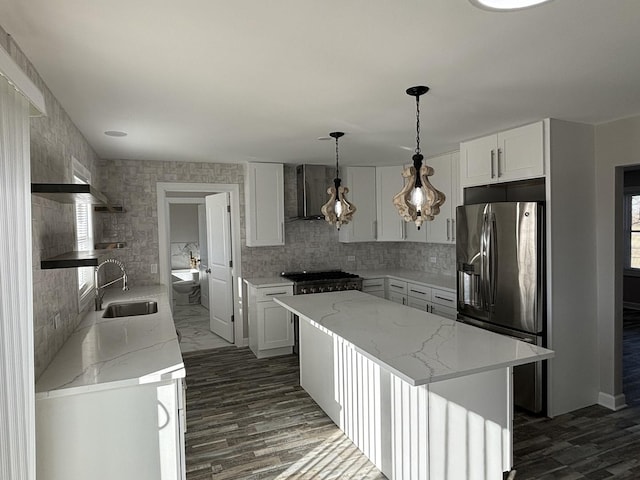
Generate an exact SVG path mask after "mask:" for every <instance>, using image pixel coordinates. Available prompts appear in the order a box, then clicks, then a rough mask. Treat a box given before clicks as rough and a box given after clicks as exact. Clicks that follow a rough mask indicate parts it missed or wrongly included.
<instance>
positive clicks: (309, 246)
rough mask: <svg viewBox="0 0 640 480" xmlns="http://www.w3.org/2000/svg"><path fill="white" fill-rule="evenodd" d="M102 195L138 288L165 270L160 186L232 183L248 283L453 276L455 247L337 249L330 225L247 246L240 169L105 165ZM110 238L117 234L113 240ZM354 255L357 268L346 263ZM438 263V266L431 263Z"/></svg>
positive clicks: (291, 229)
mask: <svg viewBox="0 0 640 480" xmlns="http://www.w3.org/2000/svg"><path fill="white" fill-rule="evenodd" d="M100 168H101V175H100V180H101V182H100V188H101V189H102V190H103V192H104V193H105V194H106V195H107V196H108V197H109V198H110V199H118V201H122V203H123V205H124V207H125V209H126V210H127V211H126V212H125V213H123V214H109V216H110V217H111V218H109V228H110V229H115V231H116V236H117V237H118V239H119V240H122V241H126V242H127V245H128V248H127V249H125V250H122V251H121V252H116V253H115V254H114V255H115V256H116V257H118V258H121V259H122V260H123V261H124V262H125V264H126V265H127V269H128V270H127V271H128V272H129V270H130V271H131V274H130V280H131V282H132V284H136V283H137V284H149V283H156V282H158V281H159V276H158V274H152V273H151V271H150V265H151V264H158V263H159V251H158V221H157V211H156V210H157V207H156V202H157V199H156V195H157V194H156V183H157V182H178V183H179V182H188V183H230V184H238V185H240V210H241V211H240V229H241V237H242V238H241V243H242V251H241V255H242V273H243V276H244V277H246V278H251V277H263V276H269V275H279V274H280V272H282V271H283V270H302V269H307V270H311V269H313V270H317V269H326V268H342V269H345V270H356V269H371V268H408V269H412V270H423V271H427V270H428V271H434V272H446V273H449V274H453V269H454V264H455V249H454V247H453V246H449V245H422V244H415V243H411V244H405V243H395V242H392V243H383V242H371V243H356V244H343V243H340V242H338V232H337V230H336V229H335V227H332V226H331V225H329V224H327V223H326V222H325V221H324V220H315V221H302V220H300V221H289V222H287V223H286V225H285V245H284V246H280V247H247V246H246V240H245V212H244V175H245V167H244V165H239V164H216V163H188V162H153V161H133V160H105V161H102V162H101V163H100ZM295 211H296V193H295V167H293V166H289V165H286V166H285V217H286V218H292V217H294V216H295ZM109 234H110V235H112V234H113V232H110V233H109ZM349 256H354V257H355V261H348V260H347V257H349ZM432 256H435V257H436V258H437V262H436V263H435V264H431V263H428V258H429V257H432Z"/></svg>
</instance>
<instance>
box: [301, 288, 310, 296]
mask: <svg viewBox="0 0 640 480" xmlns="http://www.w3.org/2000/svg"><path fill="white" fill-rule="evenodd" d="M300 293H301V294H302V295H305V294H307V293H309V292H307V289H306V288H302V289H300Z"/></svg>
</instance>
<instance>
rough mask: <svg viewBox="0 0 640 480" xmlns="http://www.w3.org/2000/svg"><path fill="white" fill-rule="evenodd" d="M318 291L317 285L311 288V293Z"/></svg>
mask: <svg viewBox="0 0 640 480" xmlns="http://www.w3.org/2000/svg"><path fill="white" fill-rule="evenodd" d="M316 291H317V289H316V287H311V288H310V289H309V293H316Z"/></svg>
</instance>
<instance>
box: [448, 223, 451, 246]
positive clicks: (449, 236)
mask: <svg viewBox="0 0 640 480" xmlns="http://www.w3.org/2000/svg"><path fill="white" fill-rule="evenodd" d="M450 224H451V220H450V219H448V218H447V242H448V241H450V240H451V235H450V234H449V231H450V230H449V228H450Z"/></svg>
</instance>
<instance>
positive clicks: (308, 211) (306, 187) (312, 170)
mask: <svg viewBox="0 0 640 480" xmlns="http://www.w3.org/2000/svg"><path fill="white" fill-rule="evenodd" d="M296 179H297V188H298V216H297V217H296V218H297V219H298V220H321V219H324V215H323V214H322V212H321V211H320V209H321V208H322V206H323V205H324V204H325V203H326V202H327V198H328V197H327V186H328V185H329V184H330V183H331V181H329V180H327V166H326V165H298V166H297V167H296Z"/></svg>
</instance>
